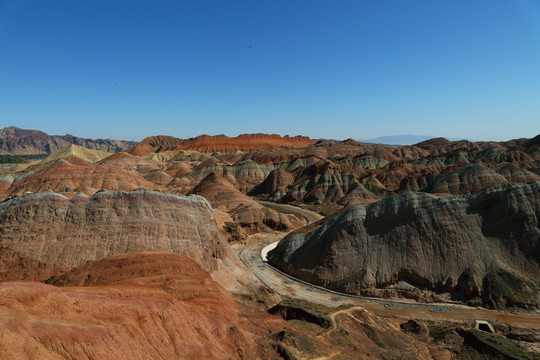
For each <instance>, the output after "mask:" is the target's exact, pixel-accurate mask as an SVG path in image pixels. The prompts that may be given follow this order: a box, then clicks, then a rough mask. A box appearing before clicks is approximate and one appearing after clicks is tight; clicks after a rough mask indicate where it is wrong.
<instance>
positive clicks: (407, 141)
mask: <svg viewBox="0 0 540 360" xmlns="http://www.w3.org/2000/svg"><path fill="white" fill-rule="evenodd" d="M435 137H437V136H428V135H391V136H379V137H376V138H373V139H367V140H358V141H359V142H362V143H371V144H387V145H412V144H417V143H419V142H421V141H426V140H429V139H433V138H435ZM446 139H448V140H451V141H455V140H464V139H458V138H446ZM465 140H469V141H476V140H472V139H465Z"/></svg>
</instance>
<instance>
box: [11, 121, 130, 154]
mask: <svg viewBox="0 0 540 360" xmlns="http://www.w3.org/2000/svg"><path fill="white" fill-rule="evenodd" d="M135 144H136V142H134V141H124V140H111V139H97V140H92V139H84V138H80V137H77V136H73V135H48V134H46V133H44V132H42V131H38V130H25V129H19V128H17V127H14V126H10V127H6V128H3V129H0V154H4V155H34V154H51V153H53V152H55V151H57V150H60V149H62V148H65V147H66V146H69V145H79V146H82V147H85V148H87V149H94V150H101V151H107V152H110V153H116V152H119V151H123V150H126V149H127V148H129V147H130V146H133V145H135Z"/></svg>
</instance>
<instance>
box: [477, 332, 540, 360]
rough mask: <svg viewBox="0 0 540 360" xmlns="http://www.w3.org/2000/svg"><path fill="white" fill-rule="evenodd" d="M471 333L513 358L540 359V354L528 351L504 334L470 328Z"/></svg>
mask: <svg viewBox="0 0 540 360" xmlns="http://www.w3.org/2000/svg"><path fill="white" fill-rule="evenodd" d="M470 333H471V334H472V335H473V336H474V337H475V338H476V340H478V341H480V342H481V343H483V344H484V345H487V346H489V347H490V348H492V349H495V350H496V351H498V352H500V353H501V354H503V355H505V356H507V357H509V358H511V359H520V360H521V359H523V360H540V354H537V353H530V352H526V351H525V350H523V349H522V348H520V347H519V346H517V345H516V344H514V343H513V342H511V341H508V340H507V339H506V338H505V337H504V336H502V335H498V334H490V333H487V332H485V331H480V330H470Z"/></svg>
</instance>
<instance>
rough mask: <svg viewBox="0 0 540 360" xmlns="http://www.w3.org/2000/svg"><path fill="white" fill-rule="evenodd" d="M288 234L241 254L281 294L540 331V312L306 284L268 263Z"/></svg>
mask: <svg viewBox="0 0 540 360" xmlns="http://www.w3.org/2000/svg"><path fill="white" fill-rule="evenodd" d="M289 206H290V205H289ZM295 211H301V212H309V210H306V209H301V208H296V207H295ZM310 216H312V217H311V218H310V220H311V221H315V220H318V219H317V216H313V214H311V215H310ZM319 218H320V216H319ZM285 235H286V234H284V233H273V234H256V235H254V236H253V237H252V238H251V239H248V241H247V244H248V245H245V246H244V247H243V248H242V249H241V250H240V251H239V253H238V256H239V258H240V260H241V261H242V262H243V263H244V264H245V265H246V266H247V268H248V269H249V270H250V271H251V272H253V274H254V275H255V276H256V277H257V278H258V279H259V280H260V281H261V282H262V283H263V284H265V285H266V286H267V287H269V288H270V289H272V290H274V291H276V292H277V293H278V294H280V295H283V296H287V297H291V298H297V299H302V300H306V301H309V302H312V303H317V304H322V305H325V306H330V307H337V306H339V305H341V304H351V305H358V306H361V307H363V308H364V309H366V310H367V311H369V312H371V313H374V314H377V315H380V316H391V317H396V318H403V319H411V318H414V319H424V320H433V321H441V320H442V321H455V322H468V323H472V322H474V320H487V321H490V322H494V323H496V322H500V323H506V324H510V325H515V326H520V327H527V328H533V329H540V313H538V312H517V313H512V312H506V311H496V310H488V309H484V308H476V307H470V306H466V305H460V304H449V303H438V304H433V303H432V304H424V303H417V302H414V301H407V300H387V299H379V298H369V297H362V296H355V295H349V294H343V293H339V292H335V291H331V290H328V289H325V288H322V287H319V286H316V285H313V284H310V283H307V282H305V281H303V280H300V279H297V278H295V277H292V276H290V275H288V274H285V273H283V272H281V271H279V270H278V269H276V268H274V267H272V266H271V265H270V264H268V263H267V262H266V255H267V253H268V252H269V251H270V250H271V249H273V248H274V247H275V246H276V245H277V244H278V242H279V240H281V238H282V237H284V236H285ZM250 240H251V241H250Z"/></svg>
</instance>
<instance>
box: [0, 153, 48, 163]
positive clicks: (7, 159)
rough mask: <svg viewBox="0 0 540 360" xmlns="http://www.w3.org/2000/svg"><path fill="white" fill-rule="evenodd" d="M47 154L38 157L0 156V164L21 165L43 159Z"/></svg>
mask: <svg viewBox="0 0 540 360" xmlns="http://www.w3.org/2000/svg"><path fill="white" fill-rule="evenodd" d="M48 155H49V154H39V155H0V164H22V163H26V162H28V161H30V160H35V159H43V158H45V157H47V156H48Z"/></svg>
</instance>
